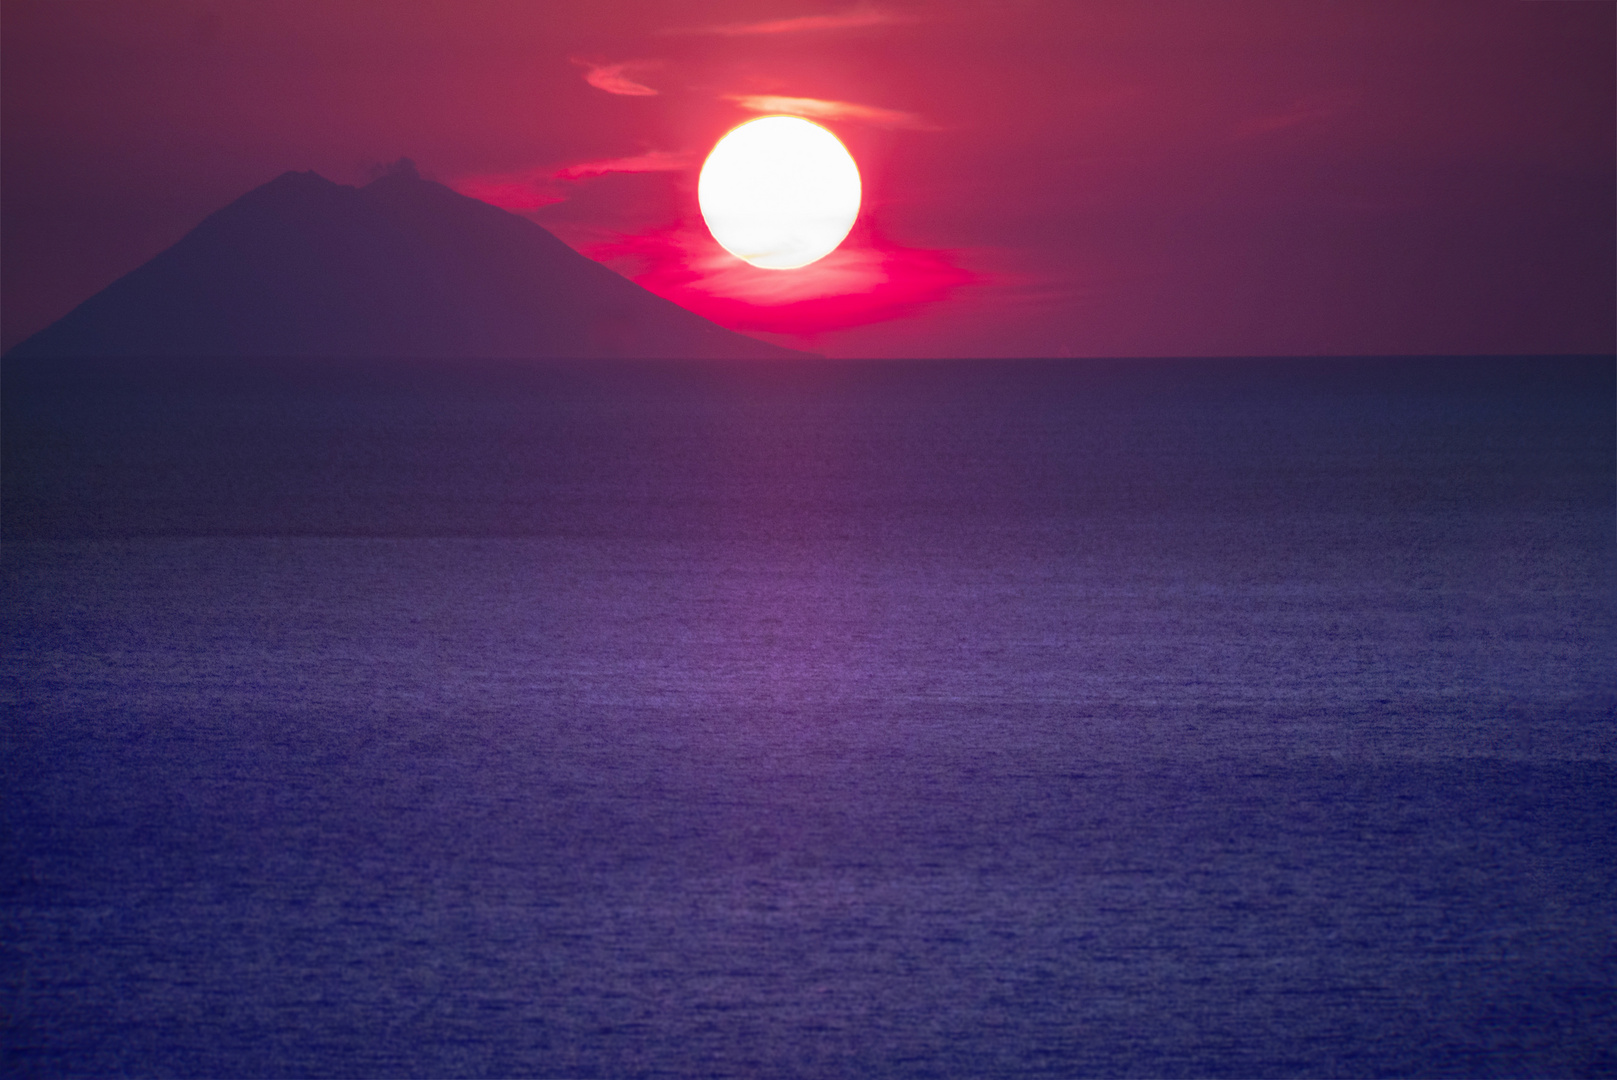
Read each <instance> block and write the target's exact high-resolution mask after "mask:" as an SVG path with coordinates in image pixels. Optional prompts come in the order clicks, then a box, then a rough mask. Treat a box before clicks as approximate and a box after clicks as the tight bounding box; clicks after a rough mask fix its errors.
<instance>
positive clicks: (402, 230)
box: [7, 162, 804, 360]
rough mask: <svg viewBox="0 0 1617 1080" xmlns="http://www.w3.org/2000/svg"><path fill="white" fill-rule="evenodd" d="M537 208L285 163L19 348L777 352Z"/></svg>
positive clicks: (606, 354) (409, 181) (405, 171)
mask: <svg viewBox="0 0 1617 1080" xmlns="http://www.w3.org/2000/svg"><path fill="white" fill-rule="evenodd" d="M802 355H804V354H802V353H798V352H795V351H793V350H790V349H783V348H780V347H778V346H775V345H770V344H767V343H765V342H762V341H758V340H756V339H754V338H750V337H746V336H744V335H742V334H737V333H735V332H733V331H730V330H726V329H725V328H723V327H721V326H719V325H717V324H716V323H713V322H710V321H708V320H707V319H704V318H702V317H701V316H699V315H696V314H694V313H692V312H689V311H686V310H685V309H684V308H682V307H680V306H679V305H677V304H674V303H672V302H670V301H668V300H664V299H663V298H661V297H659V296H656V295H655V294H653V293H651V292H648V291H647V290H645V289H643V288H641V287H640V286H639V285H636V284H635V283H634V282H632V281H629V280H628V279H627V278H624V277H622V276H621V275H619V274H617V273H615V272H614V271H612V270H610V269H608V268H607V267H605V266H602V265H601V264H600V263H597V262H594V261H593V260H591V259H588V258H586V257H584V256H583V255H580V254H579V253H578V252H576V251H574V250H573V249H572V248H570V247H568V246H567V245H566V244H564V243H563V242H562V241H560V240H558V239H557V238H556V237H555V236H554V235H552V234H551V233H550V232H548V231H547V230H545V229H544V228H542V227H540V226H539V225H536V224H534V223H533V222H531V221H528V220H527V219H525V218H521V217H518V216H516V215H515V214H511V213H508V212H507V211H504V210H501V209H499V208H498V207H495V206H490V205H489V204H487V203H484V202H480V201H478V200H477V199H472V198H469V197H467V196H465V195H461V194H458V193H457V192H454V191H451V190H450V189H449V188H447V187H444V186H443V185H442V184H438V183H434V182H432V181H430V180H425V179H422V178H421V176H420V175H419V174H418V173H417V172H416V171H415V168H414V167H413V166H411V165H410V164H409V163H408V162H401V163H400V165H398V166H395V167H394V168H393V169H392V170H391V171H390V172H389V173H388V174H386V175H384V176H382V177H381V178H379V179H377V180H375V181H374V182H372V183H370V184H368V185H366V186H364V187H357V188H356V187H352V186H349V185H345V184H338V183H334V182H332V181H330V180H327V179H326V178H325V177H323V176H320V175H318V174H316V173H314V172H288V173H284V174H282V175H281V176H279V177H277V178H276V179H274V180H271V181H270V182H269V183H267V184H264V185H263V186H261V187H258V188H255V189H254V190H252V191H249V192H248V193H247V194H245V195H243V196H242V197H241V198H239V199H237V200H236V201H235V202H233V203H231V204H229V205H228V206H226V207H224V208H223V209H221V210H219V211H217V212H215V213H214V214H212V215H210V216H209V217H207V218H206V219H204V220H203V221H202V223H201V224H199V225H198V226H197V227H196V228H194V229H192V230H191V231H190V232H189V233H187V234H186V235H185V236H184V237H182V238H181V239H180V241H179V242H178V243H176V244H175V245H174V246H173V247H171V248H169V249H168V250H167V251H164V252H163V253H162V254H160V255H158V256H156V257H155V258H153V259H152V260H151V261H150V262H147V263H146V264H145V265H143V266H141V267H139V268H137V269H136V270H133V271H131V272H130V273H129V274H126V275H125V276H124V277H122V278H120V279H118V280H117V281H115V282H113V283H112V284H111V285H109V286H108V287H107V288H105V289H103V290H102V291H101V292H99V293H97V294H96V295H94V296H92V297H91V298H90V299H88V300H86V301H85V302H84V303H82V304H80V305H79V306H78V307H77V308H75V309H73V310H72V311H71V312H69V313H68V314H67V315H66V316H64V317H63V318H62V319H60V320H59V321H57V322H55V323H53V324H52V325H50V326H48V327H46V328H45V329H44V330H41V331H40V332H39V333H37V334H34V335H33V336H32V337H29V338H27V339H25V340H24V341H22V342H20V343H19V344H18V345H17V346H16V347H15V348H13V349H12V350H10V352H9V353H8V354H7V357H8V359H9V358H29V359H47V358H53V357H62V358H68V357H139V356H149V357H159V356H160V357H468V358H471V357H487V358H519V357H535V358H539V357H577V358H597V357H599V358H613V357H623V358H663V357H668V358H695V359H722V360H728V359H754V358H756V359H775V358H788V357H794V356H802Z"/></svg>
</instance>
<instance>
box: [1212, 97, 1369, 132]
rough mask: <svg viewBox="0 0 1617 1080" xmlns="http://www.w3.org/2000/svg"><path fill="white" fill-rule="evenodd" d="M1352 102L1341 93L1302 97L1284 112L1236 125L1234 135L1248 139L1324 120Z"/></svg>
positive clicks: (1257, 117) (1256, 117) (1341, 110)
mask: <svg viewBox="0 0 1617 1080" xmlns="http://www.w3.org/2000/svg"><path fill="white" fill-rule="evenodd" d="M1352 104H1353V101H1352V99H1351V98H1350V97H1348V96H1346V95H1341V94H1336V95H1327V96H1315V97H1307V98H1303V99H1301V100H1299V101H1296V102H1294V103H1293V104H1292V106H1291V108H1289V109H1287V110H1285V111H1284V112H1278V113H1271V114H1269V115H1268V116H1255V117H1253V118H1252V119H1250V120H1247V121H1244V122H1243V123H1241V124H1238V125H1236V128H1235V136H1236V138H1240V139H1250V138H1252V137H1254V136H1257V135H1267V134H1269V133H1270V132H1275V131H1284V130H1286V129H1287V128H1293V127H1297V126H1299V125H1302V124H1310V123H1313V122H1314V121H1316V120H1325V119H1327V118H1329V117H1332V116H1335V115H1337V114H1338V113H1341V112H1343V111H1345V110H1346V109H1347V108H1348V107H1349V106H1350V105H1352Z"/></svg>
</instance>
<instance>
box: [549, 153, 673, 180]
mask: <svg viewBox="0 0 1617 1080" xmlns="http://www.w3.org/2000/svg"><path fill="white" fill-rule="evenodd" d="M690 163H691V156H690V155H689V154H675V153H671V152H669V151H667V150H651V151H648V152H646V153H644V154H637V155H635V156H634V157H622V158H609V159H608V160H606V161H583V162H580V163H578V164H577V165H568V166H566V167H565V168H562V169H560V170H558V171H557V173H556V179H558V180H582V179H584V178H586V177H590V176H601V175H603V174H605V173H615V172H627V173H643V172H675V171H677V170H679V169H683V168H685V167H686V166H687V165H689V164H690Z"/></svg>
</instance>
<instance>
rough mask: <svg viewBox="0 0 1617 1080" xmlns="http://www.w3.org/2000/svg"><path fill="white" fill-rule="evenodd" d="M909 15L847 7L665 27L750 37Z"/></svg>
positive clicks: (879, 22)
mask: <svg viewBox="0 0 1617 1080" xmlns="http://www.w3.org/2000/svg"><path fill="white" fill-rule="evenodd" d="M913 21H914V19H913V17H911V16H908V15H899V14H897V13H894V12H890V11H881V10H878V9H875V8H860V9H858V10H855V11H845V12H843V13H841V14H840V15H800V16H798V17H797V18H795V19H770V20H769V21H767V22H753V23H725V24H723V25H720V26H699V27H692V28H688V29H681V30H669V31H666V32H667V33H670V34H718V35H720V36H722V37H747V36H750V35H753V34H801V33H804V32H805V31H812V30H859V29H863V28H865V27H867V26H889V25H892V24H894V23H907V22H913Z"/></svg>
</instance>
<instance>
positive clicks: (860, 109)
mask: <svg viewBox="0 0 1617 1080" xmlns="http://www.w3.org/2000/svg"><path fill="white" fill-rule="evenodd" d="M724 99H725V100H726V101H733V102H735V103H736V104H737V105H739V106H741V107H742V108H743V109H746V110H748V111H749V112H757V113H789V114H791V115H793V116H808V117H814V118H816V119H820V120H858V121H863V122H864V123H867V124H875V125H876V126H877V127H890V128H911V129H914V130H916V131H937V130H939V129H938V128H936V127H934V126H933V125H931V124H928V123H927V122H926V121H925V120H922V119H921V118H920V117H919V116H916V115H915V114H914V113H907V112H899V111H898V110H897V109H878V108H875V107H874V106H871V105H856V104H854V103H853V102H851V101H823V100H821V99H820V98H802V97H779V96H777V95H774V94H726V95H725V96H724Z"/></svg>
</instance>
